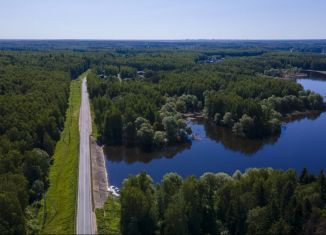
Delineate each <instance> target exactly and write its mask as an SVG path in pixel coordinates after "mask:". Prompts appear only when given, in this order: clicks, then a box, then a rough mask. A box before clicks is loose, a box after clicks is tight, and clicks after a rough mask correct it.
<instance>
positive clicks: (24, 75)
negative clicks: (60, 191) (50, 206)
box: [0, 51, 88, 234]
mask: <svg viewBox="0 0 326 235" xmlns="http://www.w3.org/2000/svg"><path fill="white" fill-rule="evenodd" d="M87 66H88V60H86V59H85V58H82V57H80V55H77V54H73V53H69V52H66V53H60V52H52V53H50V52H8V51H1V52H0V70H1V71H0V182H1V184H0V207H1V208H0V233H1V234H24V233H25V232H26V230H28V229H27V227H29V225H28V224H29V221H27V220H29V219H31V218H29V216H27V215H26V214H25V209H26V207H27V205H28V204H32V205H36V204H37V203H33V202H35V201H37V200H40V199H41V198H42V196H43V195H44V190H46V188H47V187H48V179H47V178H48V170H49V166H50V162H51V157H50V156H51V155H52V154H53V152H54V147H55V143H56V141H57V140H58V139H59V137H60V131H61V130H62V129H63V124H64V117H65V112H66V109H67V101H68V94H69V84H70V80H71V77H70V76H72V78H75V77H76V76H77V75H79V74H80V72H81V71H83V70H84V69H85V67H87ZM30 207H33V206H30ZM36 209H37V208H36ZM25 225H26V226H25Z"/></svg>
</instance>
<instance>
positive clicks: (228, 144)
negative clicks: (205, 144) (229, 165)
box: [203, 121, 280, 155]
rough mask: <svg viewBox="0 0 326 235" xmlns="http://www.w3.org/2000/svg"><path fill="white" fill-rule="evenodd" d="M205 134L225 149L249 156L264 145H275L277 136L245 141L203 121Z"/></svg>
mask: <svg viewBox="0 0 326 235" xmlns="http://www.w3.org/2000/svg"><path fill="white" fill-rule="evenodd" d="M203 125H204V128H205V132H206V135H207V137H208V138H210V139H212V140H215V141H216V142H217V143H222V144H223V145H224V147H225V148H227V149H230V150H233V151H238V152H241V153H243V154H246V155H251V154H254V153H256V152H257V151H258V150H260V149H261V148H262V147H263V146H264V145H266V144H271V145H273V144H274V143H276V141H277V139H278V138H279V136H280V135H279V134H278V135H275V136H272V137H270V138H266V139H259V140H256V139H255V140H253V139H245V138H241V137H238V136H235V135H233V134H232V131H231V130H230V129H227V128H224V127H216V125H214V124H213V123H212V122H209V121H203Z"/></svg>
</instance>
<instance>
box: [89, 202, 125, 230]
mask: <svg viewBox="0 0 326 235" xmlns="http://www.w3.org/2000/svg"><path fill="white" fill-rule="evenodd" d="M95 213H96V223H97V233H98V234H110V235H111V234H112V235H120V234H121V232H120V231H121V230H120V219H121V218H120V215H121V206H120V201H119V198H116V197H114V196H109V197H108V199H107V201H106V202H105V204H104V206H103V208H101V209H96V211H95Z"/></svg>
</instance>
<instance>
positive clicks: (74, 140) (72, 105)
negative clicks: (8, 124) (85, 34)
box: [39, 74, 85, 234]
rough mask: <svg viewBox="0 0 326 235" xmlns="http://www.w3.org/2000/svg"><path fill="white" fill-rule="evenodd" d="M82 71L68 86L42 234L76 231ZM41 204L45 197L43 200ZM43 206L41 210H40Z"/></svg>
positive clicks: (40, 217) (50, 177)
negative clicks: (63, 119)
mask: <svg viewBox="0 0 326 235" xmlns="http://www.w3.org/2000/svg"><path fill="white" fill-rule="evenodd" d="M84 76H85V74H83V75H81V76H80V77H79V78H78V79H77V80H73V81H72V82H71V86H70V97H69V107H68V109H67V112H66V121H65V127H64V130H63V131H62V133H61V137H60V140H59V141H58V143H57V145H56V148H55V153H54V155H53V165H52V166H51V168H50V173H49V181H50V187H49V189H48V191H47V193H46V200H45V211H46V213H45V216H44V213H40V215H39V219H40V220H41V221H42V222H43V221H44V224H43V228H42V231H41V233H42V234H67V233H70V234H72V233H74V231H75V213H76V208H77V207H76V194H77V177H78V163H79V127H78V125H79V109H80V102H81V81H82V80H81V78H82V77H84ZM43 205H44V201H43ZM43 210H44V208H43V209H41V210H40V211H42V212H43Z"/></svg>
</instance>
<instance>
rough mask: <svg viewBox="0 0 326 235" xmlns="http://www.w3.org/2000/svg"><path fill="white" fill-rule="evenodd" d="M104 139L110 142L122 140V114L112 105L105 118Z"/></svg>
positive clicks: (116, 142)
mask: <svg viewBox="0 0 326 235" xmlns="http://www.w3.org/2000/svg"><path fill="white" fill-rule="evenodd" d="M104 133H105V134H104V141H105V142H106V143H108V144H121V142H122V116H121V113H120V111H119V110H118V109H116V108H115V107H112V108H111V109H109V110H108V111H107V112H106V115H105V119H104Z"/></svg>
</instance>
